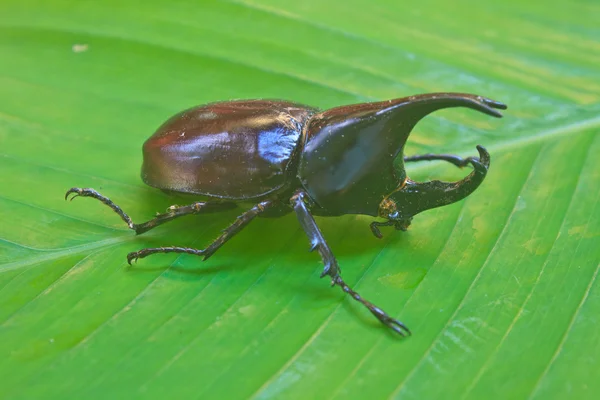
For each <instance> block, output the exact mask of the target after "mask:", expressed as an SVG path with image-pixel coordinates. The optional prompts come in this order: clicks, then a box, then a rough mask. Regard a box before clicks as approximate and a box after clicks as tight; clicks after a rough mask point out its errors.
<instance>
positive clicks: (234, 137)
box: [65, 93, 507, 336]
mask: <svg viewBox="0 0 600 400" xmlns="http://www.w3.org/2000/svg"><path fill="white" fill-rule="evenodd" d="M449 107H467V108H470V109H473V110H477V111H480V112H482V113H485V114H487V115H490V116H493V117H497V118H500V117H501V116H502V114H501V113H500V112H499V111H498V109H501V110H505V109H506V108H507V106H506V105H505V104H503V103H500V102H497V101H494V100H491V99H489V98H485V97H482V96H477V95H473V94H464V93H430V94H421V95H416V96H410V97H404V98H398V99H393V100H387V101H381V102H371V103H362V104H352V105H346V106H341V107H336V108H332V109H329V110H325V111H321V110H319V109H317V108H314V107H310V106H306V105H303V104H299V103H294V102H289V101H283V100H235V101H224V102H216V103H211V104H207V105H203V106H197V107H193V108H190V109H188V110H185V111H183V112H180V113H178V114H176V115H174V116H173V117H171V118H170V119H169V120H167V121H166V122H165V123H164V124H163V125H161V126H160V127H159V128H158V130H157V131H156V132H155V133H154V134H153V135H152V136H151V137H150V138H149V139H148V140H147V141H146V142H145V143H144V145H143V164H142V172H141V176H142V180H143V181H144V182H145V183H146V184H148V185H150V186H152V187H155V188H158V189H161V190H163V191H165V192H169V193H177V194H190V195H193V196H196V198H195V200H197V201H196V202H194V203H192V204H189V205H186V206H171V207H170V208H169V209H168V211H167V212H166V213H163V214H158V215H157V216H156V217H155V218H153V219H151V220H149V221H147V222H144V223H140V224H136V223H134V222H133V221H132V220H131V218H130V217H129V215H127V214H126V213H125V212H124V211H123V210H122V209H121V208H120V207H119V206H117V205H116V204H115V203H113V202H112V201H111V200H110V199H109V198H107V197H105V196H103V195H101V194H100V193H98V192H97V191H95V190H94V189H91V188H71V189H69V190H68V191H67V193H66V195H65V199H69V196H70V195H73V196H71V198H70V199H71V200H72V199H73V198H75V197H77V196H83V197H92V198H95V199H97V200H99V201H101V202H102V203H104V204H105V205H107V206H108V207H110V208H111V209H112V210H113V211H114V212H116V213H117V214H118V215H119V216H120V217H121V219H122V220H123V221H125V223H127V226H128V227H129V228H130V229H132V230H134V231H135V233H136V234H142V233H144V232H147V231H149V230H150V229H153V228H155V227H157V226H159V225H162V224H164V223H166V222H169V221H172V220H174V219H176V218H179V217H182V216H185V215H192V214H200V213H205V212H213V211H220V210H224V209H228V208H232V207H237V206H238V205H240V204H243V203H249V202H251V203H252V204H253V206H252V207H249V209H247V211H245V212H243V213H242V214H241V215H240V216H239V217H238V218H237V219H236V220H235V221H234V222H233V223H232V224H231V225H230V226H229V227H227V228H226V229H225V230H224V231H223V233H222V234H221V235H220V236H219V237H218V238H217V239H216V240H214V241H213V242H212V243H211V244H210V245H209V246H208V247H206V248H205V249H193V248H187V247H177V246H170V247H158V248H145V249H142V250H139V251H136V252H132V253H129V254H128V255H127V261H128V263H129V264H131V262H132V261H134V260H138V259H140V258H144V257H147V256H149V255H151V254H155V253H187V254H193V255H197V256H202V257H203V260H206V259H208V258H209V257H210V256H212V255H213V254H214V253H215V252H216V251H217V250H218V249H219V248H220V247H221V246H222V245H223V244H225V243H226V242H227V241H228V240H229V239H231V238H232V237H233V236H234V235H236V234H237V233H238V232H240V231H241V230H242V229H243V228H244V227H245V226H246V225H248V224H249V223H250V222H251V221H252V220H253V219H254V218H256V217H257V216H264V217H277V216H282V215H285V214H287V213H290V212H295V214H296V216H297V217H298V221H299V223H300V225H301V226H302V228H303V229H304V231H305V233H306V235H307V236H308V238H309V240H310V246H311V247H310V250H311V251H314V250H317V251H318V253H319V254H320V256H321V259H322V262H323V264H324V269H323V272H322V274H321V277H325V276H329V277H330V279H331V284H332V286H339V287H340V288H341V289H342V290H343V291H344V292H346V293H348V294H349V295H350V296H352V298H354V299H355V300H356V301H358V302H359V303H361V304H362V305H364V306H365V307H366V308H367V309H368V310H369V311H370V312H371V313H372V314H373V315H374V316H375V317H376V318H377V319H378V320H379V321H381V322H382V323H383V324H384V325H386V326H387V327H389V328H391V329H392V330H393V331H395V332H396V333H398V334H400V335H402V336H407V335H410V334H411V332H410V330H409V329H408V328H407V327H406V326H405V325H404V324H403V323H402V322H400V321H398V320H396V319H394V318H392V317H390V316H389V315H388V314H387V313H385V312H384V311H383V310H382V309H380V308H379V307H377V306H375V305H374V304H373V303H371V302H369V301H367V300H365V299H364V298H362V297H361V296H360V295H359V294H358V293H357V292H356V291H354V290H353V289H352V288H350V287H349V286H348V285H347V284H346V283H345V282H344V280H343V279H342V277H341V274H340V267H339V265H338V262H337V260H336V258H335V257H334V255H333V252H332V251H331V248H330V247H329V245H328V244H327V242H326V241H325V239H324V237H323V235H322V233H321V231H320V229H319V227H318V226H317V224H316V222H315V219H314V218H313V215H316V216H326V217H333V216H341V215H345V214H361V215H368V216H372V217H379V218H382V219H384V220H385V221H384V222H380V221H377V220H376V221H374V222H372V223H371V224H370V228H371V231H372V233H373V234H374V235H375V236H376V237H378V238H381V237H382V234H381V231H380V230H379V227H381V226H393V227H394V228H395V229H396V230H402V231H405V230H406V229H407V228H408V227H409V225H410V223H411V221H412V219H413V217H414V216H415V215H416V214H418V213H420V212H422V211H425V210H428V209H432V208H435V207H440V206H443V205H447V204H450V203H454V202H456V201H459V200H461V199H463V198H465V197H466V196H468V195H469V194H471V193H472V192H473V191H474V190H475V189H477V187H478V186H479V185H480V184H481V183H482V182H483V180H484V178H485V176H486V174H487V171H488V168H489V166H490V155H489V153H488V152H487V151H486V149H485V148H484V147H482V146H477V150H478V153H479V157H466V158H461V157H459V156H455V155H448V154H423V155H415V156H410V157H405V156H404V145H405V143H406V141H407V139H408V136H409V134H410V132H411V130H412V129H413V127H414V126H415V125H416V124H417V122H419V121H420V120H421V119H422V118H423V117H425V116H426V115H428V114H430V113H432V112H433V111H436V110H439V109H443V108H449ZM397 157H398V158H399V162H396V163H395V160H396V158H397ZM431 160H442V161H447V162H450V163H452V164H454V165H455V166H457V167H461V168H462V167H465V166H467V165H471V166H472V167H473V170H472V171H471V172H470V173H469V175H467V176H466V177H465V178H463V179H462V180H460V181H458V182H442V181H439V180H433V181H429V182H415V181H413V180H411V179H410V178H409V177H408V176H407V175H406V171H405V169H404V163H405V162H414V161H431Z"/></svg>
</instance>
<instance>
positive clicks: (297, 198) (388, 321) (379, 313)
mask: <svg viewBox="0 0 600 400" xmlns="http://www.w3.org/2000/svg"><path fill="white" fill-rule="evenodd" d="M306 200H307V195H306V193H305V192H303V191H299V192H297V193H296V194H295V195H294V196H293V197H292V198H291V200H290V201H291V204H292V207H294V211H296V215H297V216H298V221H299V222H300V225H302V228H303V229H304V232H306V235H307V236H308V238H309V240H310V243H311V248H310V249H311V251H314V250H317V251H318V252H319V254H320V255H321V259H322V260H323V264H324V265H325V268H324V269H323V273H322V274H321V278H322V277H324V276H325V275H329V276H330V277H331V285H332V286H336V285H337V286H339V287H340V288H341V289H342V290H343V291H344V292H346V293H348V294H349V295H350V296H352V298H353V299H354V300H356V301H358V302H359V303H361V304H362V305H364V306H365V307H367V309H368V310H369V311H370V312H371V314H373V315H374V316H375V317H376V318H377V319H378V320H379V321H381V322H382V323H383V324H384V325H386V326H387V327H389V328H391V329H393V330H394V331H395V332H396V333H398V334H400V335H402V336H407V335H410V334H411V333H410V330H409V329H408V328H407V327H406V326H405V325H404V324H403V323H402V322H400V321H398V320H395V319H393V318H392V317H390V316H389V315H388V314H386V313H385V311H383V310H382V309H380V308H379V307H377V306H376V305H374V304H373V303H371V302H369V301H367V300H365V299H363V298H362V297H361V296H360V295H359V294H358V293H357V292H355V291H354V290H353V289H352V288H350V287H349V286H348V285H347V284H346V282H344V280H343V279H342V277H341V276H340V267H339V266H338V263H337V260H336V259H335V256H334V255H333V252H332V251H331V249H330V248H329V245H328V244H327V242H326V241H325V239H324V238H323V234H322V233H321V230H320V229H319V227H318V226H317V223H316V222H315V219H314V218H313V216H312V214H311V213H310V210H309V209H308V206H307V205H306V202H305V201H306Z"/></svg>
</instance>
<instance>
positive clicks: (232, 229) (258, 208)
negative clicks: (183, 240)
mask: <svg viewBox="0 0 600 400" xmlns="http://www.w3.org/2000/svg"><path fill="white" fill-rule="evenodd" d="M274 204H275V202H273V201H271V200H267V201H263V202H261V203H258V204H257V205H255V206H254V207H252V208H251V209H250V210H248V211H246V212H245V213H243V214H242V215H240V216H239V217H237V219H236V220H235V221H234V222H233V224H231V225H229V226H228V227H227V229H225V230H223V233H222V234H221V236H219V237H218V238H217V239H215V241H214V242H212V243H211V244H210V245H209V246H208V247H207V248H205V249H191V248H188V247H176V246H171V247H155V248H148V249H142V250H139V251H135V252H133V253H129V254H127V262H128V263H129V264H131V262H132V261H135V260H137V259H139V258H144V257H147V256H149V255H151V254H156V253H186V254H193V255H196V256H203V259H202V261H205V260H206V259H208V258H209V257H210V256H212V255H213V254H214V253H215V252H216V251H217V250H218V249H219V248H220V247H221V246H223V245H224V244H225V243H226V242H227V241H228V240H229V239H231V238H232V237H233V236H235V235H236V234H237V233H238V232H239V231H241V230H242V229H243V228H244V227H245V226H246V225H248V224H249V223H250V221H252V220H253V219H254V218H256V216H258V215H259V214H261V213H263V212H264V211H265V210H267V209H268V208H269V207H271V206H272V205H274Z"/></svg>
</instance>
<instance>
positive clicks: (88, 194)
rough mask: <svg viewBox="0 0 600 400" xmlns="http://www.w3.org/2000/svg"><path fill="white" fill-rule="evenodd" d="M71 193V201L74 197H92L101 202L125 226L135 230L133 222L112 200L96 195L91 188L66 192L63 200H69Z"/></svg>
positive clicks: (73, 189)
mask: <svg viewBox="0 0 600 400" xmlns="http://www.w3.org/2000/svg"><path fill="white" fill-rule="evenodd" d="M71 193H75V195H74V196H72V197H71V198H70V200H73V199H74V198H75V197H79V196H81V197H92V198H94V199H96V200H99V201H101V202H102V203H104V204H106V205H107V206H109V207H110V208H111V209H112V210H113V211H114V212H115V213H117V215H119V217H121V219H122V220H123V221H124V222H125V223H126V224H127V226H128V227H129V228H130V229H135V228H134V227H135V224H134V223H133V221H132V220H131V218H130V217H129V215H127V214H126V213H125V211H123V210H122V209H121V207H119V206H118V205H116V204H115V203H113V202H112V200H111V199H109V198H108V197H105V196H102V195H101V194H100V193H98V192H97V191H95V190H94V189H92V188H71V189H69V190H67V193H66V194H65V200H68V199H69V195H70V194H71Z"/></svg>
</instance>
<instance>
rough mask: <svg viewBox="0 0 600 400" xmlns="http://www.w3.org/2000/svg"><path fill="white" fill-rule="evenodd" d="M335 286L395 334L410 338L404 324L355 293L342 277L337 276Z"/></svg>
mask: <svg viewBox="0 0 600 400" xmlns="http://www.w3.org/2000/svg"><path fill="white" fill-rule="evenodd" d="M333 284H334V285H338V286H339V287H340V288H342V290H343V291H344V292H345V293H348V294H349V295H350V296H351V297H352V298H353V299H354V300H356V301H358V302H359V303H361V304H362V305H364V306H365V307H367V309H368V310H369V311H370V312H371V314H373V315H374V316H375V317H376V318H377V319H378V320H379V321H380V322H381V323H382V324H384V325H385V326H387V327H388V328H391V329H392V330H393V331H394V332H396V333H398V334H399V335H401V336H410V335H411V332H410V329H408V327H407V326H406V325H404V324H403V323H402V322H400V321H398V320H396V319H394V318H392V317H390V316H389V315H388V314H387V313H386V312H385V311H383V310H382V309H381V308H379V307H377V306H376V305H374V304H373V303H371V302H369V301H367V300H365V299H363V298H362V297H361V295H360V294H358V293H357V292H356V291H354V290H353V289H352V288H351V287H350V286H348V285H347V284H346V282H344V280H343V279H342V277H341V276H339V275H338V276H337V277H336V278H335V279H334V280H333Z"/></svg>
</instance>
